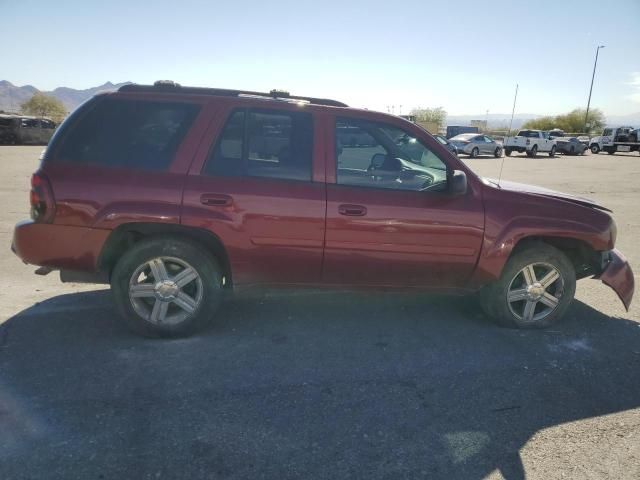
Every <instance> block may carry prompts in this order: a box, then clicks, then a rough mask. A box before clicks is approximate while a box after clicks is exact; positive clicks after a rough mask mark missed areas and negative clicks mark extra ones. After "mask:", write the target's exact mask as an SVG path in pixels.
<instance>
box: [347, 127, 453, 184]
mask: <svg viewBox="0 0 640 480" xmlns="http://www.w3.org/2000/svg"><path fill="white" fill-rule="evenodd" d="M335 132H336V169H337V172H336V173H337V175H336V179H337V183H338V184H339V185H353V186H361V187H373V188H385V189H391V190H410V191H427V190H433V191H440V190H444V189H445V188H446V184H447V167H446V165H445V163H444V162H443V161H442V160H440V158H439V157H438V156H437V155H436V154H434V153H433V152H432V151H431V150H430V149H429V148H428V147H426V146H425V145H423V144H422V143H421V142H420V141H419V140H418V139H417V138H415V137H413V136H412V135H411V134H409V133H407V132H405V131H404V130H402V129H400V128H398V127H395V126H392V125H388V124H382V123H377V122H375V123H374V122H369V121H361V120H353V119H338V120H337V122H336V129H335ZM346 132H349V136H347V137H346V138H347V139H348V138H350V137H351V136H356V137H360V138H363V139H364V138H366V139H367V141H366V142H363V143H357V142H356V143H355V144H352V143H351V142H348V141H346V142H345V133H346Z"/></svg>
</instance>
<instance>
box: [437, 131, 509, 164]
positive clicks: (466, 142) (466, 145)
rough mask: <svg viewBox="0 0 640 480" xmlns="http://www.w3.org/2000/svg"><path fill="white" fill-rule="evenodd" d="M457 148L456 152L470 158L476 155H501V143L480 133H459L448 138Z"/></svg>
mask: <svg viewBox="0 0 640 480" xmlns="http://www.w3.org/2000/svg"><path fill="white" fill-rule="evenodd" d="M449 142H451V143H452V144H453V145H455V147H456V148H457V149H458V153H464V154H467V155H469V156H470V157H471V158H476V157H477V156H478V155H493V156H494V157H496V158H497V157H501V156H502V144H501V143H498V142H496V141H495V140H494V139H493V138H491V137H488V136H487V135H483V134H482V133H461V134H460V135H456V136H455V137H453V138H450V139H449Z"/></svg>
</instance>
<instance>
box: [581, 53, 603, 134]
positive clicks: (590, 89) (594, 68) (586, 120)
mask: <svg viewBox="0 0 640 480" xmlns="http://www.w3.org/2000/svg"><path fill="white" fill-rule="evenodd" d="M605 46H606V45H598V48H596V59H595V61H594V62H593V74H592V75H591V87H590V88H589V100H587V113H585V114H584V132H585V133H588V130H587V128H588V127H587V125H588V123H587V122H588V121H589V106H590V105H591V92H592V91H593V79H594V78H596V65H598V52H599V51H600V49H601V48H604V47H605Z"/></svg>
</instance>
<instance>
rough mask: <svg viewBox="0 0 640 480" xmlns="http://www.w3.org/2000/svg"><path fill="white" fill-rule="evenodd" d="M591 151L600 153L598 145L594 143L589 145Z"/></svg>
mask: <svg viewBox="0 0 640 480" xmlns="http://www.w3.org/2000/svg"><path fill="white" fill-rule="evenodd" d="M591 153H593V154H594V155H596V154H598V153H600V146H599V145H598V144H596V143H594V144H593V145H591Z"/></svg>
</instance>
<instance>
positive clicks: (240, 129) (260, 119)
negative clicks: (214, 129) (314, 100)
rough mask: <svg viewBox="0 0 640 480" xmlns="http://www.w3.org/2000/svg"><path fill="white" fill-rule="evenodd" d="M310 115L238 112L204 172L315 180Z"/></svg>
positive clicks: (231, 120) (277, 112)
mask: <svg viewBox="0 0 640 480" xmlns="http://www.w3.org/2000/svg"><path fill="white" fill-rule="evenodd" d="M312 152H313V120H312V116H311V114H310V113H306V112H288V111H279V110H262V109H260V110H236V111H234V112H233V113H232V114H231V116H230V117H229V119H228V120H227V123H226V125H225V126H224V128H223V130H222V133H221V135H220V138H219V139H218V141H217V142H216V145H215V147H214V149H213V151H212V152H211V155H210V157H209V160H208V161H207V164H206V165H205V169H204V173H205V174H207V175H220V176H249V177H266V178H280V179H285V180H306V181H310V180H311V169H312V168H311V165H312V156H313V155H312Z"/></svg>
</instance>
